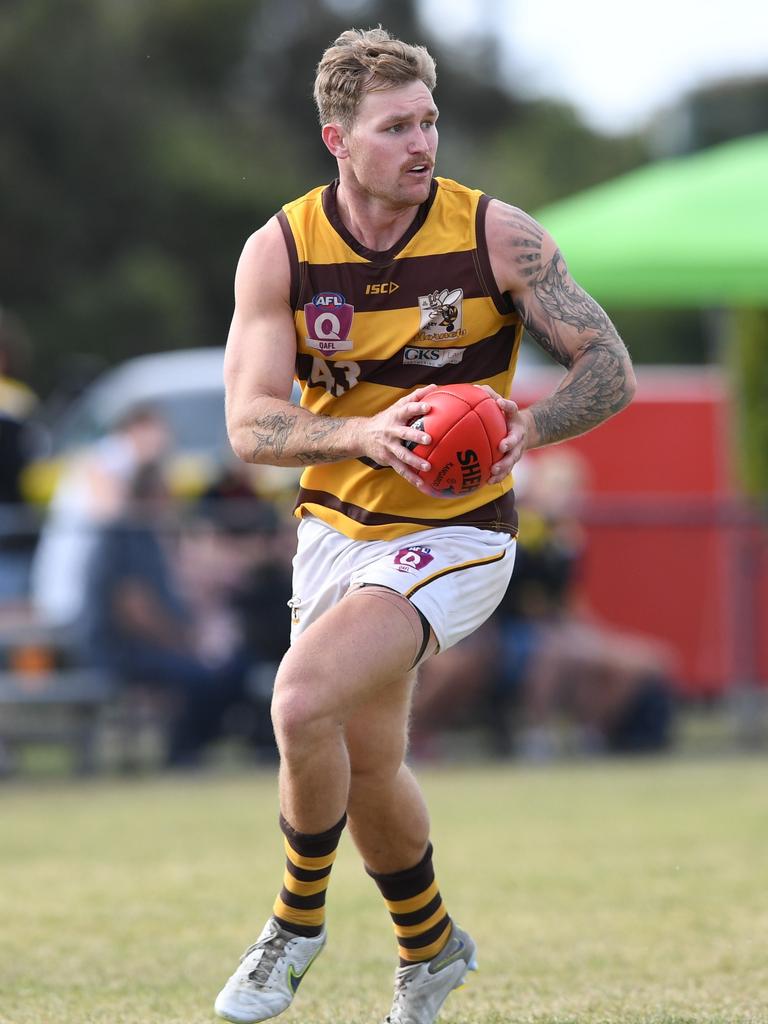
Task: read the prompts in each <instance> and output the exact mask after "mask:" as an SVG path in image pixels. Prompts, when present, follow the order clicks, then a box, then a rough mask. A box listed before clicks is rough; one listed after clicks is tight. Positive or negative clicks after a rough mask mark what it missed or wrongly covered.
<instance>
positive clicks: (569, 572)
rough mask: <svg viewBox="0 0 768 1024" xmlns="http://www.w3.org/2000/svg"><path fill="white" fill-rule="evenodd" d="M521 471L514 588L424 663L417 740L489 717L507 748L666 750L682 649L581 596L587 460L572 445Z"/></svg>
mask: <svg viewBox="0 0 768 1024" xmlns="http://www.w3.org/2000/svg"><path fill="white" fill-rule="evenodd" d="M527 461H528V465H527V471H526V470H523V469H522V467H521V471H520V472H519V474H518V480H517V489H518V490H519V495H518V496H519V499H520V509H519V510H520V541H519V543H518V547H517V554H516V558H515V570H514V573H513V575H512V580H511V582H510V585H509V588H508V590H507V593H506V594H505V596H504V599H503V600H502V602H501V604H500V606H499V607H498V609H497V610H496V612H495V614H494V616H493V618H492V619H491V620H490V622H489V623H488V624H487V626H486V627H485V628H484V629H483V630H482V631H479V632H478V633H477V634H476V635H475V636H473V637H470V638H468V640H467V641H464V642H462V643H461V644H458V645H457V646H456V647H455V648H452V649H451V650H450V651H448V652H446V653H445V654H443V655H439V656H438V657H437V658H435V659H432V661H431V662H428V663H427V665H426V666H424V668H423V669H422V673H421V680H420V683H419V687H418V689H417V692H416V696H415V701H414V723H415V736H416V739H417V742H419V743H421V744H422V746H424V744H425V743H426V742H427V741H426V740H425V735H428V733H429V732H430V731H431V730H435V729H437V728H440V727H445V726H446V725H456V724H458V723H460V722H462V721H466V720H467V719H469V720H474V721H482V722H484V723H485V724H486V725H488V726H490V728H491V730H492V732H493V734H494V736H495V739H496V745H497V749H498V750H499V752H501V753H509V752H512V751H514V752H517V753H519V754H520V755H522V756H525V757H529V758H534V759H544V758H548V757H551V756H554V755H555V754H557V753H559V752H560V751H561V749H562V743H561V735H560V726H561V725H562V724H565V725H566V727H567V731H569V733H570V739H571V744H572V745H573V742H574V739H573V738H574V736H575V743H576V746H577V748H578V749H581V750H586V751H589V750H596V751H599V750H604V751H610V752H616V753H622V752H626V753H629V752H642V751H652V750H661V749H664V748H665V747H667V746H668V744H669V742H670V730H671V721H672V711H673V701H672V687H671V679H672V678H673V677H674V672H675V659H674V656H673V654H672V653H671V651H670V650H669V649H668V648H667V647H666V645H664V644H663V643H662V642H660V641H657V640H656V639H654V638H649V637H642V636H638V635H636V634H633V633H630V632H628V631H622V630H619V629H616V628H615V627H613V626H610V625H608V624H606V623H602V622H599V621H597V620H596V619H595V617H594V616H593V615H592V613H591V612H590V611H589V609H587V608H584V607H581V606H579V605H578V603H577V601H576V600H575V598H574V583H575V581H576V579H577V574H578V566H579V563H580V560H581V556H582V551H583V545H584V538H583V534H582V530H581V527H580V525H579V523H578V512H579V509H580V503H581V495H582V492H583V487H584V467H583V464H582V462H581V460H580V459H579V457H578V456H577V455H576V454H575V453H573V452H572V451H569V450H568V449H566V448H559V449H553V450H551V451H547V452H544V453H541V454H540V455H538V456H536V458H535V459H529V460H527Z"/></svg>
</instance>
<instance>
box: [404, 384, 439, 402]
mask: <svg viewBox="0 0 768 1024" xmlns="http://www.w3.org/2000/svg"><path fill="white" fill-rule="evenodd" d="M436 387H437V384H425V385H424V387H421V388H416V390H415V391H412V392H411V394H410V395H408V396H407V397H408V398H410V400H411V401H412V402H419V401H421V399H422V397H423V396H424V395H428V394H429V393H430V391H434V390H435V388H436Z"/></svg>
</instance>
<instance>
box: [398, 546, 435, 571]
mask: <svg viewBox="0 0 768 1024" xmlns="http://www.w3.org/2000/svg"><path fill="white" fill-rule="evenodd" d="M434 557H435V556H434V555H433V554H432V550H431V548H425V547H422V546H421V545H420V544H416V545H414V546H413V547H410V548H400V550H399V551H398V552H397V554H396V555H395V567H396V568H397V570H398V571H399V572H418V571H419V570H420V569H424V568H426V566H428V565H429V563H430V562H431V561H432V559H433V558H434Z"/></svg>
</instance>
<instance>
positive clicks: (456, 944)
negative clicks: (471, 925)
mask: <svg viewBox="0 0 768 1024" xmlns="http://www.w3.org/2000/svg"><path fill="white" fill-rule="evenodd" d="M475 951H476V947H475V943H474V940H473V939H472V938H471V937H470V936H469V935H467V933H466V932H465V931H462V930H461V928H459V927H458V926H457V925H456V924H454V925H453V930H452V931H451V937H450V938H449V939H448V942H447V943H446V945H445V946H444V947H443V948H442V949H441V950H440V952H439V953H438V954H437V956H434V957H433V958H432V959H431V960H426V961H424V963H420V964H411V965H409V966H408V967H398V969H397V970H396V971H395V997H394V999H393V1000H392V1009H391V1010H390V1011H389V1016H388V1017H387V1018H386V1020H385V1021H384V1024H432V1022H433V1021H434V1020H435V1018H436V1017H437V1015H438V1013H439V1012H440V1007H441V1006H442V1005H443V1003H444V1002H445V1000H446V999H447V998H448V995H449V993H450V992H452V991H453V989H455V988H461V986H462V984H463V983H464V978H465V976H466V974H467V971H476V970H477V959H476V956H475Z"/></svg>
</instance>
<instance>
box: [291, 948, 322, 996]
mask: <svg viewBox="0 0 768 1024" xmlns="http://www.w3.org/2000/svg"><path fill="white" fill-rule="evenodd" d="M318 952H319V950H318ZM316 957H317V953H315V955H314V956H313V957H312V959H311V960H310V961H309V963H308V964H307V966H306V967H305V968H304V970H303V971H302V972H301V974H297V973H296V971H295V970H294V969H293V964H288V988H289V989H290V990H291V992H292V993H293V994H294V995H296V993H297V991H298V989H299V985H300V984H301V982H302V981H303V979H304V975H305V974H306V973H307V971H308V970H309V968H310V967H311V966H312V964H313V963H314V962H315V959H316Z"/></svg>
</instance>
